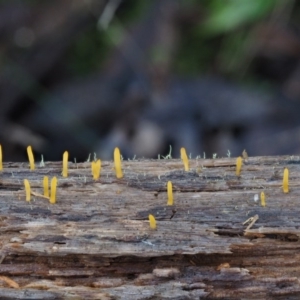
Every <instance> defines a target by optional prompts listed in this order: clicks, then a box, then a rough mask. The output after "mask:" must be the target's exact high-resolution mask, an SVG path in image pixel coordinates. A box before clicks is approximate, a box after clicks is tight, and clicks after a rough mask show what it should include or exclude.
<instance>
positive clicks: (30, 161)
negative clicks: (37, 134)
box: [27, 146, 35, 170]
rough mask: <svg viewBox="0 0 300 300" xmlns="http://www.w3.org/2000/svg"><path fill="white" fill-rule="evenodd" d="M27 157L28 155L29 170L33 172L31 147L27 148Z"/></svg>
mask: <svg viewBox="0 0 300 300" xmlns="http://www.w3.org/2000/svg"><path fill="white" fill-rule="evenodd" d="M27 155H28V160H29V165H30V170H34V169H35V165H34V157H33V152H32V148H31V146H28V147H27Z"/></svg>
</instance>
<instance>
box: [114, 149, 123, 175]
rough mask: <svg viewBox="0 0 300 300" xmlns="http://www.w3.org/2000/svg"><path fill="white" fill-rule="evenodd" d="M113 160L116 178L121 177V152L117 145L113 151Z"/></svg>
mask: <svg viewBox="0 0 300 300" xmlns="http://www.w3.org/2000/svg"><path fill="white" fill-rule="evenodd" d="M114 162H115V171H116V176H117V178H122V177H123V172H122V168H121V154H120V149H119V148H118V147H116V148H115V151H114Z"/></svg>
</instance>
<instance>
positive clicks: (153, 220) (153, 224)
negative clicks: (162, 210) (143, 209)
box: [149, 215, 156, 229]
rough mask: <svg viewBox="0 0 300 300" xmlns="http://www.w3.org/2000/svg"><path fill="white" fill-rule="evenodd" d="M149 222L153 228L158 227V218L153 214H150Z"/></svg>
mask: <svg viewBox="0 0 300 300" xmlns="http://www.w3.org/2000/svg"><path fill="white" fill-rule="evenodd" d="M149 223H150V228H151V229H156V220H155V218H154V216H153V215H149Z"/></svg>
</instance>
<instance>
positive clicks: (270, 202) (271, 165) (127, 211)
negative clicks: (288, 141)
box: [0, 156, 300, 299]
mask: <svg viewBox="0 0 300 300" xmlns="http://www.w3.org/2000/svg"><path fill="white" fill-rule="evenodd" d="M235 161H236V160H235V159H234V158H223V159H211V160H210V159H205V160H203V159H197V160H191V161H190V171H189V172H185V171H184V170H183V164H182V162H181V161H180V160H173V159H165V160H134V161H123V162H122V164H123V172H124V177H123V178H122V179H117V178H116V177H115V174H114V169H113V162H102V170H101V177H100V179H99V180H96V181H94V180H93V179H92V175H91V168H90V163H81V164H74V163H69V177H67V178H63V177H62V176H61V171H62V163H61V162H50V163H47V162H46V163H45V167H38V166H36V167H37V168H36V170H34V171H30V170H29V166H28V163H4V169H3V171H1V173H0V208H1V209H0V231H1V239H0V247H1V248H0V256H1V264H0V275H1V276H2V277H1V278H3V279H2V280H0V287H1V289H0V296H1V297H2V298H5V299H28V298H30V297H31V298H33V299H34V298H35V299H36V298H43V299H199V298H201V299H228V298H230V299H241V298H252V299H286V298H287V297H294V298H295V299H296V298H297V297H300V282H299V280H298V278H299V275H300V266H299V261H300V252H299V249H300V242H299V237H300V229H299V228H300V218H299V213H300V208H299V205H298V203H299V196H300V157H295V156H292V157H290V156H285V157H284V156H281V157H250V158H247V159H246V160H245V161H244V162H243V167H242V171H241V175H240V176H239V177H237V176H236V175H235ZM285 167H287V168H289V171H290V193H288V194H284V193H283V192H282V175H283V170H284V168H285ZM45 175H47V176H49V178H51V177H53V176H57V177H58V190H57V204H55V205H51V204H50V203H49V201H48V200H47V199H45V198H43V197H40V195H43V190H42V180H43V176H45ZM24 178H27V179H28V180H29V181H30V184H31V188H32V191H33V193H32V201H31V202H29V203H28V202H26V201H25V191H24V187H23V180H24ZM168 181H172V184H173V193H174V205H173V206H167V192H166V184H167V182H168ZM261 191H264V192H265V194H266V207H261V206H260V202H259V201H255V199H256V197H255V195H257V194H260V192H261ZM149 214H153V215H154V216H155V218H156V221H157V230H151V229H150V227H149V220H148V215H149ZM251 218H252V219H251ZM248 219H249V220H250V224H251V226H249V222H248V223H247V222H246V221H247V220H248ZM254 219H255V222H252V223H251V221H253V220H254Z"/></svg>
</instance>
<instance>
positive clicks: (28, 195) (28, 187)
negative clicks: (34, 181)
mask: <svg viewBox="0 0 300 300" xmlns="http://www.w3.org/2000/svg"><path fill="white" fill-rule="evenodd" d="M24 186H25V193H26V201H30V184H29V181H28V179H24Z"/></svg>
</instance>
